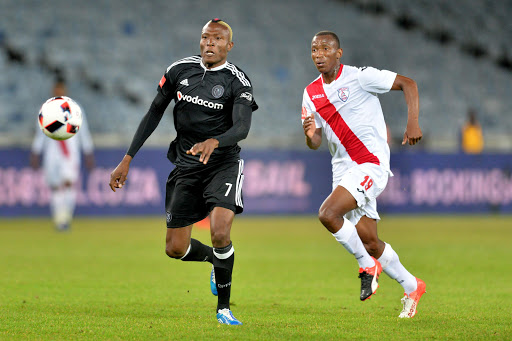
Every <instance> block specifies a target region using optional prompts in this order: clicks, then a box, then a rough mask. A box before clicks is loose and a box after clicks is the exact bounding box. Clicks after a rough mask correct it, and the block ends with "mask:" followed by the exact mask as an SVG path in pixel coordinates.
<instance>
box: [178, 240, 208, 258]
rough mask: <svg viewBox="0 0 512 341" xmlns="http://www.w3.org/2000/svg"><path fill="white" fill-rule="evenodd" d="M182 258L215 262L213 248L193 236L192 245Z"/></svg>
mask: <svg viewBox="0 0 512 341" xmlns="http://www.w3.org/2000/svg"><path fill="white" fill-rule="evenodd" d="M180 259H181V260H182V261H185V262H209V263H213V248H212V247H211V246H208V245H204V244H203V243H201V242H200V241H199V240H197V239H193V238H192V239H190V245H189V247H188V250H187V252H186V253H185V255H184V256H183V257H181V258H180Z"/></svg>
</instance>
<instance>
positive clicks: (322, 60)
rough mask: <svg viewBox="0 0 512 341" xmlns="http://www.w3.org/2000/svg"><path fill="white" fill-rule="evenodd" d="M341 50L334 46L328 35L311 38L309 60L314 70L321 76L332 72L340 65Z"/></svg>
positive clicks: (334, 42) (334, 43) (333, 41)
mask: <svg viewBox="0 0 512 341" xmlns="http://www.w3.org/2000/svg"><path fill="white" fill-rule="evenodd" d="M342 54H343V50H342V49H341V48H339V47H338V46H337V44H336V40H334V38H333V37H332V36H330V35H321V36H316V37H314V38H313V41H312V42H311V58H312V59H313V62H314V63H315V66H316V69H317V70H318V71H319V72H320V73H323V74H328V73H330V72H333V71H334V69H335V68H336V67H337V66H338V64H339V63H340V61H339V59H340V58H341V55H342Z"/></svg>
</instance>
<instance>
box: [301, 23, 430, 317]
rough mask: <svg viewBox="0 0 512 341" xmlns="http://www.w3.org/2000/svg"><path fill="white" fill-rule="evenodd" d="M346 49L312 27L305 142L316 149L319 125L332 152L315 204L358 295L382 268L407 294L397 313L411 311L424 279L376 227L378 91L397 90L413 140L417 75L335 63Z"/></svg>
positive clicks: (382, 137) (382, 172)
mask: <svg viewBox="0 0 512 341" xmlns="http://www.w3.org/2000/svg"><path fill="white" fill-rule="evenodd" d="M342 54H343V50H342V49H341V47H340V41H339V38H338V36H337V35H336V34H335V33H333V32H330V31H322V32H319V33H317V34H316V35H315V36H314V37H313V40H312V42H311V57H312V59H313V62H314V63H315V66H316V68H317V70H318V71H319V72H320V76H319V77H318V78H317V79H315V80H314V81H313V82H312V83H310V84H309V85H308V86H307V87H306V88H305V90H304V96H303V101H302V122H303V123H302V124H303V129H304V134H305V135H306V144H307V145H308V147H309V148H311V149H318V148H319V147H320V145H321V143H322V130H323V132H324V134H325V136H326V139H327V142H328V146H329V150H330V152H331V155H332V171H333V183H332V184H333V191H332V193H331V194H330V195H329V196H328V197H327V199H325V201H324V202H323V204H322V206H321V207H320V210H319V219H320V221H321V222H322V224H323V225H324V226H325V227H326V228H327V229H328V230H329V231H330V232H331V233H332V234H333V236H334V237H335V238H336V240H337V241H338V242H339V243H340V244H341V245H343V246H344V247H345V249H346V250H347V251H348V252H349V253H351V254H353V255H354V256H355V258H356V260H357V262H358V264H359V277H360V278H361V296H360V299H361V300H362V301H364V300H366V299H368V298H370V296H371V295H372V294H374V293H375V291H376V290H377V287H378V282H377V281H378V278H379V275H380V273H381V271H382V270H383V271H384V272H385V273H386V274H387V275H389V276H390V277H391V278H393V279H395V280H396V281H397V282H398V283H400V284H401V285H402V286H403V288H404V290H405V296H404V298H402V303H403V310H402V312H401V313H400V315H399V317H402V318H410V317H413V316H414V315H415V314H416V306H417V304H418V301H419V299H420V297H421V295H422V294H423V293H424V292H425V283H424V282H423V281H422V280H421V279H418V278H415V277H414V276H413V275H411V274H410V273H409V272H408V271H407V270H406V269H405V267H404V266H403V265H402V264H401V263H400V260H399V258H398V255H397V254H396V252H395V251H394V250H393V249H392V248H391V245H389V244H387V243H385V242H383V241H381V240H380V239H379V238H378V235H377V221H378V220H379V219H380V217H379V214H378V213H377V202H376V199H377V196H378V195H379V194H380V193H381V192H382V191H383V190H384V188H385V187H386V184H387V182H388V177H389V176H390V175H392V173H391V170H390V166H389V158H390V153H389V147H388V144H387V143H386V140H387V132H386V124H385V122H384V116H383V113H382V108H381V106H380V102H379V100H378V98H377V94H379V93H385V92H388V91H390V90H402V91H403V92H404V96H405V101H406V103H407V107H408V120H407V127H406V129H405V133H404V137H403V141H402V144H405V143H409V144H410V145H414V144H416V143H417V142H418V141H419V140H420V139H421V137H422V132H421V129H420V126H419V122H418V115H419V98H418V89H417V85H416V82H414V81H413V80H412V79H410V78H407V77H404V76H401V75H397V74H396V73H394V72H390V71H386V70H383V71H381V70H377V69H375V68H372V67H362V68H356V67H353V66H349V65H343V64H340V59H341V56H342Z"/></svg>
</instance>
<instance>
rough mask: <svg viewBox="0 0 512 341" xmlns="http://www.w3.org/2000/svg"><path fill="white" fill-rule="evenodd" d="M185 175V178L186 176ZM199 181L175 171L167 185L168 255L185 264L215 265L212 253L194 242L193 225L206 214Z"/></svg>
mask: <svg viewBox="0 0 512 341" xmlns="http://www.w3.org/2000/svg"><path fill="white" fill-rule="evenodd" d="M185 175H186V174H185ZM197 180H198V179H197V178H194V177H187V176H184V174H183V172H180V171H179V170H177V169H175V170H173V171H172V172H171V174H170V175H169V178H168V180H167V184H166V195H165V207H166V215H167V235H166V243H165V244H166V245H165V253H166V254H167V255H168V256H169V257H171V258H176V259H181V260H182V261H192V262H210V263H212V262H213V249H212V247H210V246H207V245H204V244H203V243H201V242H200V241H198V240H196V239H193V238H191V234H192V224H194V223H195V222H197V221H200V220H202V219H203V218H204V217H205V216H206V215H207V214H208V212H207V208H206V206H205V205H204V203H203V199H202V192H201V187H200V186H198V182H197Z"/></svg>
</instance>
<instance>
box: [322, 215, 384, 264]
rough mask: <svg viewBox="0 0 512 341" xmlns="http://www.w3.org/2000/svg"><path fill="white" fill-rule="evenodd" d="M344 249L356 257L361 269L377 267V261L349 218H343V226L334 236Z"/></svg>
mask: <svg viewBox="0 0 512 341" xmlns="http://www.w3.org/2000/svg"><path fill="white" fill-rule="evenodd" d="M332 235H333V236H334V238H336V240H337V241H338V243H340V244H341V245H343V247H344V248H345V249H346V250H347V251H348V252H350V253H351V254H353V255H354V256H355V257H356V260H357V263H358V264H359V267H360V268H363V269H364V268H368V267H372V266H374V265H375V261H374V260H373V259H372V257H371V256H370V254H369V253H368V252H367V251H366V249H365V248H364V245H363V242H362V241H361V238H359V235H358V234H357V230H356V227H355V226H354V224H352V223H351V222H350V220H348V219H347V218H345V217H343V226H342V227H341V229H340V230H339V231H338V232H336V233H333V234H332Z"/></svg>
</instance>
